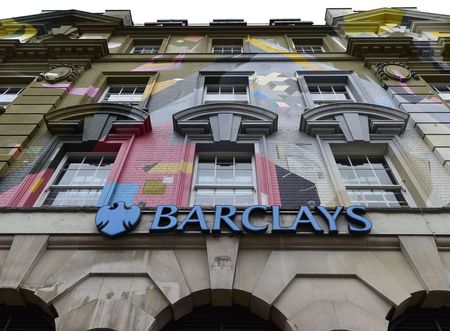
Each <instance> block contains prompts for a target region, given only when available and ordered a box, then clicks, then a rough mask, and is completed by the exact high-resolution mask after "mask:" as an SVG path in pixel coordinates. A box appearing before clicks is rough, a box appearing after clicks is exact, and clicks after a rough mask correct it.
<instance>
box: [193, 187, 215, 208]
mask: <svg viewBox="0 0 450 331" xmlns="http://www.w3.org/2000/svg"><path fill="white" fill-rule="evenodd" d="M194 203H195V204H197V205H203V206H212V205H214V190H208V189H198V190H196V191H195V202H194Z"/></svg>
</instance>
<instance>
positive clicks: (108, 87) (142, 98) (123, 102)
mask: <svg viewBox="0 0 450 331" xmlns="http://www.w3.org/2000/svg"><path fill="white" fill-rule="evenodd" d="M112 87H121V88H124V87H144V91H145V88H146V85H145V84H111V85H108V86H107V87H106V88H105V91H104V92H103V94H102V96H101V97H100V99H99V100H98V102H105V103H119V104H123V105H129V106H133V107H139V106H140V105H141V104H142V101H144V92H143V93H142V94H141V100H140V101H139V102H138V104H136V105H133V102H132V101H129V102H126V101H109V100H105V97H106V95H107V94H108V92H109V90H110V89H111V88H112Z"/></svg>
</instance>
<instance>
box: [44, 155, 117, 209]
mask: <svg viewBox="0 0 450 331" xmlns="http://www.w3.org/2000/svg"><path fill="white" fill-rule="evenodd" d="M114 159H115V155H111V154H90V153H84V154H77V153H69V154H67V155H66V156H65V157H64V158H63V160H62V162H61V164H60V166H59V167H58V169H57V170H56V171H55V175H54V176H53V178H52V179H51V180H50V185H49V186H48V188H47V190H46V196H45V198H44V201H43V203H42V205H44V206H96V205H97V200H98V199H99V197H100V194H101V193H102V190H103V186H104V185H105V183H106V180H107V178H108V176H109V173H110V172H111V169H112V167H113V163H114Z"/></svg>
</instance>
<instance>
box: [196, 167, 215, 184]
mask: <svg viewBox="0 0 450 331" xmlns="http://www.w3.org/2000/svg"><path fill="white" fill-rule="evenodd" d="M197 184H214V169H211V170H207V169H198V171H197Z"/></svg>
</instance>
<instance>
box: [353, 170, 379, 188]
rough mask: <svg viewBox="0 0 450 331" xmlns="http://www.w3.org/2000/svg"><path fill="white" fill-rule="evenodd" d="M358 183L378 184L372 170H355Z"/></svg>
mask: <svg viewBox="0 0 450 331" xmlns="http://www.w3.org/2000/svg"><path fill="white" fill-rule="evenodd" d="M355 172H356V175H357V177H358V179H359V183H360V184H362V185H370V184H379V182H378V179H377V177H376V176H375V173H374V172H373V171H372V170H360V169H357V168H356V169H355Z"/></svg>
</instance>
